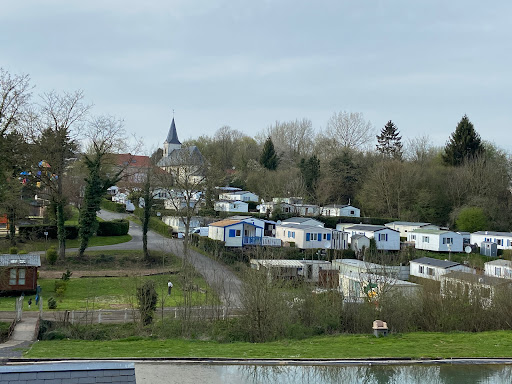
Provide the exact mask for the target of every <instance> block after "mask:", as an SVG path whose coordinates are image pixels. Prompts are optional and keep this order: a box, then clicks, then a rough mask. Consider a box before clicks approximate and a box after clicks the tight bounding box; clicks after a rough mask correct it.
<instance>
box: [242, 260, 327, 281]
mask: <svg viewBox="0 0 512 384" xmlns="http://www.w3.org/2000/svg"><path fill="white" fill-rule="evenodd" d="M250 263H251V268H253V269H256V270H258V271H259V270H261V269H266V270H267V275H268V277H269V278H280V279H286V280H288V279H289V280H293V279H301V280H304V281H306V282H311V283H318V282H319V281H320V275H321V271H326V270H327V271H330V270H332V265H331V263H329V262H328V261H323V260H272V259H264V260H261V259H251V261H250Z"/></svg>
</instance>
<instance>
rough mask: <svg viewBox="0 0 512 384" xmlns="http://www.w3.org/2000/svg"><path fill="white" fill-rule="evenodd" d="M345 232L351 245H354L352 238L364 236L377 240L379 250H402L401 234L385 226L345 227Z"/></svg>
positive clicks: (357, 225) (358, 225) (359, 225)
mask: <svg viewBox="0 0 512 384" xmlns="http://www.w3.org/2000/svg"><path fill="white" fill-rule="evenodd" d="M345 231H346V232H347V233H348V242H349V243H352V236H354V235H364V236H366V237H368V238H369V239H375V244H376V246H377V249H378V250H382V251H399V250H400V232H398V231H397V230H394V229H391V228H388V227H385V226H384V225H369V224H356V225H352V226H349V227H345Z"/></svg>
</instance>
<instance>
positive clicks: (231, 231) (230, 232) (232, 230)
mask: <svg viewBox="0 0 512 384" xmlns="http://www.w3.org/2000/svg"><path fill="white" fill-rule="evenodd" d="M235 234H236V232H235V230H234V229H230V230H229V237H235Z"/></svg>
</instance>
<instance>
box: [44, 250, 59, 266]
mask: <svg viewBox="0 0 512 384" xmlns="http://www.w3.org/2000/svg"><path fill="white" fill-rule="evenodd" d="M58 257H59V254H58V253H57V250H56V249H55V248H53V247H50V248H48V249H47V250H46V261H47V262H48V264H50V265H54V264H55V263H56V262H57V258H58Z"/></svg>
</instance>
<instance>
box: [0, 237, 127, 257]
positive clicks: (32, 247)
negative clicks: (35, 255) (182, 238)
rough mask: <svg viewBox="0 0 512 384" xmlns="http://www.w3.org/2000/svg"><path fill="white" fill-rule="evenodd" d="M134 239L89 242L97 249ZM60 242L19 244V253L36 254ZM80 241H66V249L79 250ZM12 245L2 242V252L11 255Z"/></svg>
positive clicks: (34, 241) (93, 238)
mask: <svg viewBox="0 0 512 384" xmlns="http://www.w3.org/2000/svg"><path fill="white" fill-rule="evenodd" d="M131 239H132V237H131V236H130V235H124V236H94V237H92V238H91V239H90V240H89V247H95V246H99V245H114V244H120V243H126V242H127V241H130V240H131ZM58 244H59V243H58V241H57V240H55V239H52V240H48V241H45V240H33V241H30V242H27V243H18V245H17V246H16V247H17V248H18V252H19V251H25V252H28V253H30V252H35V251H45V250H47V249H48V248H50V247H55V248H57V247H58ZM78 245H79V240H78V239H73V240H66V248H78ZM9 248H10V244H9V243H8V242H7V241H2V242H1V243H0V252H1V253H9Z"/></svg>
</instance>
